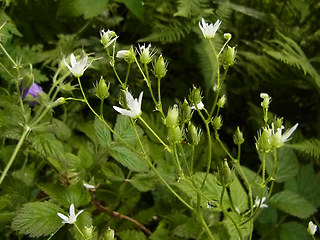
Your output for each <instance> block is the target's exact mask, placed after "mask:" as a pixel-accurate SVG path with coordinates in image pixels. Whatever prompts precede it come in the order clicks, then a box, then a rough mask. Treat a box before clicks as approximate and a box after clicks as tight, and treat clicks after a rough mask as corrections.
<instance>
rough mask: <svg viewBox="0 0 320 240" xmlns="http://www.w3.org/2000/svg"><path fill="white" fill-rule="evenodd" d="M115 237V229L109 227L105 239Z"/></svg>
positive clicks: (111, 239)
mask: <svg viewBox="0 0 320 240" xmlns="http://www.w3.org/2000/svg"><path fill="white" fill-rule="evenodd" d="M113 239H115V238H114V230H112V229H110V228H108V230H107V232H106V233H105V235H104V237H103V240H113Z"/></svg>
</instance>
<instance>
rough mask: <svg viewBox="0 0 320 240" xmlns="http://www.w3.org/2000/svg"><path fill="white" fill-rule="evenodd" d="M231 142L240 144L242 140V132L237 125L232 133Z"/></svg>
mask: <svg viewBox="0 0 320 240" xmlns="http://www.w3.org/2000/svg"><path fill="white" fill-rule="evenodd" d="M233 142H234V144H236V145H240V144H242V143H243V142H244V138H243V134H242V132H241V131H240V129H239V127H237V130H236V131H235V132H234V134H233Z"/></svg>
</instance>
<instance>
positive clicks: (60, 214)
mask: <svg viewBox="0 0 320 240" xmlns="http://www.w3.org/2000/svg"><path fill="white" fill-rule="evenodd" d="M57 215H58V216H59V218H61V219H62V220H63V223H67V222H69V217H67V216H66V215H64V214H62V213H57Z"/></svg>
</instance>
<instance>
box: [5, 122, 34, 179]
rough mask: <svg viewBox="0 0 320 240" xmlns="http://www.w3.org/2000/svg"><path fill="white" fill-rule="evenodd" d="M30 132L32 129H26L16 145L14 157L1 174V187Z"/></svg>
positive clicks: (12, 156)
mask: <svg viewBox="0 0 320 240" xmlns="http://www.w3.org/2000/svg"><path fill="white" fill-rule="evenodd" d="M30 131H31V129H30V128H29V127H28V126H27V127H25V129H24V130H23V132H22V135H21V137H20V139H19V142H18V144H17V145H16V147H15V149H14V151H13V153H12V155H11V157H10V159H9V161H8V163H7V165H6V167H5V168H4V170H3V172H2V173H1V177H0V185H1V184H2V182H3V180H4V178H5V177H6V175H7V173H8V171H9V169H10V167H11V165H12V163H13V161H14V159H15V158H16V156H17V154H18V152H19V150H20V148H21V146H22V144H23V142H24V140H25V138H26V136H27V134H28V133H29V132H30Z"/></svg>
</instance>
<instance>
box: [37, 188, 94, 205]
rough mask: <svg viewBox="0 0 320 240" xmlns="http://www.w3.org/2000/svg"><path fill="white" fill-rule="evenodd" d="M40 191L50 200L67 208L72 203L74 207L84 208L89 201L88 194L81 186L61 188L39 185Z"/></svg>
mask: <svg viewBox="0 0 320 240" xmlns="http://www.w3.org/2000/svg"><path fill="white" fill-rule="evenodd" d="M40 189H41V190H42V191H44V192H45V193H46V194H48V195H49V196H50V198H51V199H52V200H53V201H55V202H57V203H60V204H62V205H63V206H64V207H66V208H69V207H70V205H71V204H72V203H73V204H74V205H75V207H79V206H84V205H86V204H88V203H89V202H90V200H91V196H90V194H89V192H88V191H87V190H86V189H85V188H84V187H83V186H82V184H80V183H79V184H77V185H72V186H68V187H62V186H59V185H55V184H51V183H49V184H41V185H40Z"/></svg>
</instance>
